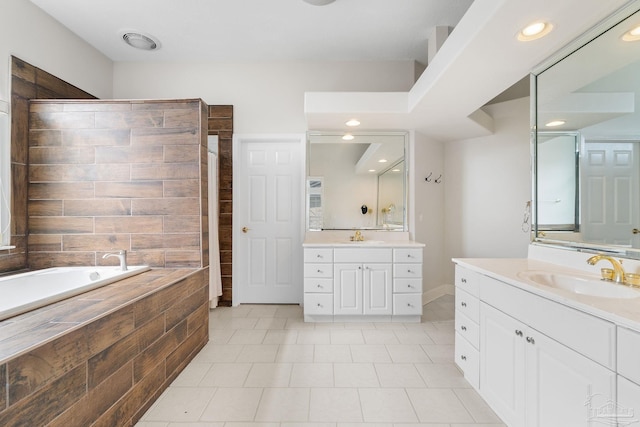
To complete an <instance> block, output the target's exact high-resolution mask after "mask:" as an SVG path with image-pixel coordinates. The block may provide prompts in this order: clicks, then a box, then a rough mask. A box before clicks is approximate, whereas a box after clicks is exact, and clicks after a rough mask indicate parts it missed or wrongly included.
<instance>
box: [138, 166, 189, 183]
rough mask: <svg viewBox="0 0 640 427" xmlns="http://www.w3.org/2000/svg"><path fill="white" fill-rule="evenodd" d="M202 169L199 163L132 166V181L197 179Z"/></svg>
mask: <svg viewBox="0 0 640 427" xmlns="http://www.w3.org/2000/svg"><path fill="white" fill-rule="evenodd" d="M199 176H200V167H199V166H198V164H197V163H173V164H171V163H164V164H158V165H154V164H148V163H144V164H142V163H141V164H138V163H135V164H132V165H131V179H132V180H134V181H137V180H170V179H197V178H199Z"/></svg>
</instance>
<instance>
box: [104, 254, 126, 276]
mask: <svg viewBox="0 0 640 427" xmlns="http://www.w3.org/2000/svg"><path fill="white" fill-rule="evenodd" d="M112 256H116V257H118V259H119V260H120V270H122V271H127V251H125V250H124V249H120V250H119V251H118V252H109V253H106V254H104V255H102V258H103V259H104V258H109V257H112Z"/></svg>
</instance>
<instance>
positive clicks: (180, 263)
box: [164, 250, 201, 268]
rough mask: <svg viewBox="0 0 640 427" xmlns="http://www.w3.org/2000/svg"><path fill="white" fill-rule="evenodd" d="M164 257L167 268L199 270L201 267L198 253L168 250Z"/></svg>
mask: <svg viewBox="0 0 640 427" xmlns="http://www.w3.org/2000/svg"><path fill="white" fill-rule="evenodd" d="M164 256H165V260H164V262H165V265H166V266H167V268H197V267H200V265H201V264H200V263H201V257H200V253H199V252H196V251H186V250H185V251H173V250H167V251H166V252H165V255H164Z"/></svg>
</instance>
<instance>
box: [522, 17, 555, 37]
mask: <svg viewBox="0 0 640 427" xmlns="http://www.w3.org/2000/svg"><path fill="white" fill-rule="evenodd" d="M552 29H553V25H551V24H550V23H548V22H541V21H538V22H534V23H533V24H529V25H527V26H526V27H524V28H523V29H522V30H521V31H520V32H519V33H518V40H520V41H521V42H528V41H531V40H537V39H539V38H541V37H544V36H546V35H547V34H549V33H550V32H551V30H552Z"/></svg>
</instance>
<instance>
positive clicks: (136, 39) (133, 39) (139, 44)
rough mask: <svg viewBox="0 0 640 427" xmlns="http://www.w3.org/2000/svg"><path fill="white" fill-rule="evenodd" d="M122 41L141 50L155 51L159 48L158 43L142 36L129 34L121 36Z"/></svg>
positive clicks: (133, 33)
mask: <svg viewBox="0 0 640 427" xmlns="http://www.w3.org/2000/svg"><path fill="white" fill-rule="evenodd" d="M122 40H124V42H125V43H126V44H128V45H129V46H132V47H135V48H136V49H142V50H156V49H158V48H159V47H160V43H159V42H158V41H156V40H154V39H153V38H152V37H150V36H146V35H144V34H140V33H135V32H130V33H124V34H123V35H122Z"/></svg>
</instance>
